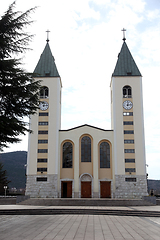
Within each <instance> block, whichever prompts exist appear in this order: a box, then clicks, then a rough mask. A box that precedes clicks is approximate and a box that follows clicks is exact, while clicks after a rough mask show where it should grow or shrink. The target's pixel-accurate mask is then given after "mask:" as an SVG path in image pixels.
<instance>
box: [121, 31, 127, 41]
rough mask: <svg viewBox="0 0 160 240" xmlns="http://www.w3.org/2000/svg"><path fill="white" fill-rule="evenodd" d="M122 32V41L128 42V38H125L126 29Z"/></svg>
mask: <svg viewBox="0 0 160 240" xmlns="http://www.w3.org/2000/svg"><path fill="white" fill-rule="evenodd" d="M121 31H123V39H122V40H123V41H125V40H126V38H125V32H126V29H124V28H123V29H122V30H121Z"/></svg>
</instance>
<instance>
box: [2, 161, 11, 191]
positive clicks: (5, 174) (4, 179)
mask: <svg viewBox="0 0 160 240" xmlns="http://www.w3.org/2000/svg"><path fill="white" fill-rule="evenodd" d="M9 182H10V181H8V180H7V172H6V170H3V164H2V163H0V195H4V186H7V187H8V183H9Z"/></svg>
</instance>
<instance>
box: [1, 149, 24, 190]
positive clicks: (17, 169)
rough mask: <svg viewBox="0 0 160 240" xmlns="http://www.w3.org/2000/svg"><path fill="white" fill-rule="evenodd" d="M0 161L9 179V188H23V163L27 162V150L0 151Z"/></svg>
mask: <svg viewBox="0 0 160 240" xmlns="http://www.w3.org/2000/svg"><path fill="white" fill-rule="evenodd" d="M0 162H1V163H3V165H4V166H3V169H4V170H6V171H7V176H8V180H10V181H11V182H10V183H9V184H8V186H9V188H13V187H15V188H17V189H20V188H25V184H26V177H25V173H26V168H25V164H27V152H26V151H17V152H9V153H1V154H0Z"/></svg>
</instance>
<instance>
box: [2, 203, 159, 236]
mask: <svg viewBox="0 0 160 240" xmlns="http://www.w3.org/2000/svg"><path fill="white" fill-rule="evenodd" d="M27 208H29V209H37V208H40V209H42V208H45V209H46V208H47V209H48V208H53V207H51V206H50V207H44V206H26V205H25V206H23V205H0V209H27ZM54 208H55V206H54ZM57 208H65V207H58V206H57ZM70 208H72V209H74V207H70ZM76 208H77V207H76ZM80 208H83V209H84V208H85V209H86V208H87V207H80ZM89 208H91V207H89ZM93 208H99V207H93ZM102 208H105V209H125V210H127V209H130V210H131V209H132V210H133V211H134V210H142V211H160V206H150V207H143V206H142V207H100V209H102ZM2 239H7V240H22V239H23V240H33V239H34V240H42V239H45V240H51V239H55V240H62V239H66V240H72V239H75V240H90V239H91V240H92V239H95V240H96V239H97V240H102V239H107V240H123V239H125V240H131V239H137V240H142V239H143V240H152V239H156V240H160V218H157V217H156V218H153V217H130V216H110V215H101V216H100V215H47V216H46V215H41V216H39V215H31V216H30V215H1V216H0V240H2Z"/></svg>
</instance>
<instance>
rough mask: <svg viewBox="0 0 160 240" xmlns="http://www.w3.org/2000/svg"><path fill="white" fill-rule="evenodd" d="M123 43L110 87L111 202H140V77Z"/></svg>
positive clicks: (142, 160)
mask: <svg viewBox="0 0 160 240" xmlns="http://www.w3.org/2000/svg"><path fill="white" fill-rule="evenodd" d="M123 31H124V29H123ZM125 40H126V39H125V35H124V37H123V45H122V48H121V51H120V53H119V55H118V60H117V63H116V67H115V69H114V72H113V74H112V78H111V85H110V86H111V117H112V119H111V123H112V129H113V130H114V157H115V169H114V170H115V198H140V197H142V196H143V195H147V181H146V160H145V140H144V119H143V96H142V75H141V73H140V71H139V69H138V67H137V65H136V63H135V61H134V59H133V57H132V55H131V53H130V51H129V49H128V46H127V44H126V41H125Z"/></svg>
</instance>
